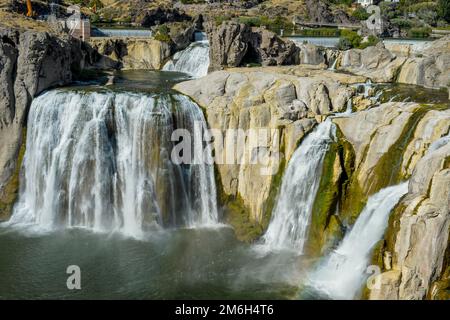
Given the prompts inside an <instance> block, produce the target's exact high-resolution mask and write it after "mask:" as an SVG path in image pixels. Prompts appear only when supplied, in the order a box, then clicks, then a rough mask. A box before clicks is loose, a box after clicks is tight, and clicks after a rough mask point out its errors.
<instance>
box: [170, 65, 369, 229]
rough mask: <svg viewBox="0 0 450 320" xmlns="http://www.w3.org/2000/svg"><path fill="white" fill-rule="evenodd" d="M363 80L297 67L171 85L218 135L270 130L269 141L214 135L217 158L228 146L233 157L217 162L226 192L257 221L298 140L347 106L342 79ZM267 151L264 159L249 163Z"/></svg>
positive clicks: (220, 75) (231, 72)
mask: <svg viewBox="0 0 450 320" xmlns="http://www.w3.org/2000/svg"><path fill="white" fill-rule="evenodd" d="M364 80H365V78H362V77H355V76H348V75H343V74H336V73H332V72H327V71H321V70H313V69H304V68H303V69H302V68H299V67H277V68H275V67H273V68H261V69H258V68H252V69H229V70H227V71H220V72H214V73H212V74H210V75H208V76H206V77H204V78H202V79H198V80H193V81H188V82H183V83H181V84H178V85H176V86H175V89H176V90H178V91H180V92H182V93H183V94H186V95H188V96H190V97H191V98H192V99H194V100H195V101H196V102H197V103H198V104H199V105H200V106H202V107H203V108H204V109H205V110H206V117H207V122H208V124H209V126H210V127H211V129H215V130H218V131H219V132H220V133H222V135H225V134H226V132H230V131H232V130H233V129H234V130H237V129H242V130H244V131H245V132H247V133H248V130H251V129H254V130H259V129H263V130H268V133H267V135H268V138H267V140H266V141H264V142H263V143H262V144H258V146H253V145H252V144H251V143H252V142H251V139H244V140H243V141H242V143H239V141H237V140H236V138H234V137H226V138H225V139H217V138H216V139H215V140H214V147H215V152H216V159H217V158H218V157H219V159H223V158H224V157H227V156H229V154H226V152H228V151H229V150H232V152H233V155H234V156H235V157H234V159H235V162H234V163H231V164H230V163H229V162H227V163H223V162H220V160H219V164H218V165H217V168H218V172H219V175H220V180H221V182H222V186H223V192H224V194H225V195H226V196H230V197H232V198H234V199H239V200H241V201H242V202H243V206H244V207H245V208H246V210H247V214H248V217H247V219H249V220H250V222H251V223H253V224H255V225H258V224H261V223H263V220H264V218H266V217H265V216H264V214H265V213H268V214H269V216H270V212H271V210H270V207H271V205H273V201H274V199H273V197H274V196H275V195H276V188H277V185H276V184H277V183H279V178H280V177H281V174H282V171H283V168H284V164H285V163H286V161H288V160H289V159H290V157H291V156H292V154H293V152H294V151H295V149H296V148H297V145H298V143H299V141H300V140H301V139H302V137H304V135H305V134H306V133H308V132H309V131H310V130H311V129H312V128H313V127H314V125H315V124H316V123H317V122H318V121H322V120H323V118H324V116H326V115H329V114H330V113H333V112H341V111H344V110H345V109H346V106H347V101H348V100H349V99H350V97H352V95H353V94H354V89H353V88H351V87H350V86H347V85H346V83H357V82H361V81H364ZM267 156H268V160H267V162H265V163H263V164H261V163H257V164H255V163H252V159H255V158H258V159H260V158H262V159H266V158H267ZM277 181H278V182H277ZM274 190H275V191H274ZM237 228H239V226H237Z"/></svg>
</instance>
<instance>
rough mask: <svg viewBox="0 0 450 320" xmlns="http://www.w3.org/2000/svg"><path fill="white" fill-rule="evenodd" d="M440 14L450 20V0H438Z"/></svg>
mask: <svg viewBox="0 0 450 320" xmlns="http://www.w3.org/2000/svg"><path fill="white" fill-rule="evenodd" d="M438 13H439V16H440V17H441V18H442V19H444V20H445V21H447V22H450V0H439V1H438Z"/></svg>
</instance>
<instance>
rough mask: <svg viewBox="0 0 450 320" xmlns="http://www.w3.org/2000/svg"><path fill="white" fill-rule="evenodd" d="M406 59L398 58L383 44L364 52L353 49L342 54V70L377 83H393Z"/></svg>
mask: <svg viewBox="0 0 450 320" xmlns="http://www.w3.org/2000/svg"><path fill="white" fill-rule="evenodd" d="M405 60H406V59H405V58H403V57H396V56H395V55H393V54H392V53H391V52H390V51H389V50H387V49H386V48H385V47H384V44H383V43H382V42H380V43H378V44H377V45H376V46H375V47H368V48H366V49H364V50H360V49H351V50H347V51H345V52H344V53H343V54H342V60H341V63H340V70H343V71H347V72H351V73H354V74H360V75H365V76H367V77H369V78H371V79H372V80H373V81H376V82H392V81H393V80H394V78H395V76H396V75H397V73H398V70H399V68H400V67H401V66H402V64H403V63H404V62H405Z"/></svg>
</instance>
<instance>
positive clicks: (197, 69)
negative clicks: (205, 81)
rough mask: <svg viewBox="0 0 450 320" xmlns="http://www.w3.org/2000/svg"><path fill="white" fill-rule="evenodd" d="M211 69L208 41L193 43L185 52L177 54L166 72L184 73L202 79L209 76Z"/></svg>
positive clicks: (166, 66)
mask: <svg viewBox="0 0 450 320" xmlns="http://www.w3.org/2000/svg"><path fill="white" fill-rule="evenodd" d="M208 68H209V43H208V41H207V40H202V41H196V42H193V43H191V44H190V45H189V47H187V48H186V49H184V50H183V51H179V52H177V53H176V54H175V55H174V56H173V58H172V59H171V60H169V62H167V63H166V64H165V65H164V67H163V70H164V71H177V72H184V73H187V74H189V75H191V76H192V77H194V78H200V77H203V76H206V75H207V74H208Z"/></svg>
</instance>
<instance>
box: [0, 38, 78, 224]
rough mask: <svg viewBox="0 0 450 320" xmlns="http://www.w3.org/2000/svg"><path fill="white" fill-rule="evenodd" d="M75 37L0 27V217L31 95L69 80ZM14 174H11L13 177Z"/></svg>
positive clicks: (10, 193)
mask: <svg viewBox="0 0 450 320" xmlns="http://www.w3.org/2000/svg"><path fill="white" fill-rule="evenodd" d="M74 41H75V40H71V39H69V38H64V37H57V36H54V35H51V34H49V33H46V32H35V31H25V32H19V31H17V30H13V29H0V81H1V84H2V85H1V87H0V218H1V217H2V216H4V215H5V214H7V213H8V211H9V209H10V207H11V206H12V204H13V203H14V200H15V193H16V192H17V187H18V182H17V174H18V170H17V168H18V165H19V164H18V155H19V150H20V146H21V144H22V140H23V139H24V137H23V134H22V132H23V125H24V121H25V116H26V113H27V110H28V107H29V105H30V103H31V100H32V99H33V97H35V96H36V95H38V94H39V93H41V92H42V91H43V90H45V89H47V88H50V87H53V86H60V85H64V84H67V83H69V82H70V81H71V80H72V72H71V67H72V66H73V64H76V65H77V67H79V64H80V62H81V59H82V58H81V57H80V56H79V55H78V56H77V55H74V51H75V50H74V48H75V47H77V46H79V43H75V42H74ZM14 175H15V177H14Z"/></svg>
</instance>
